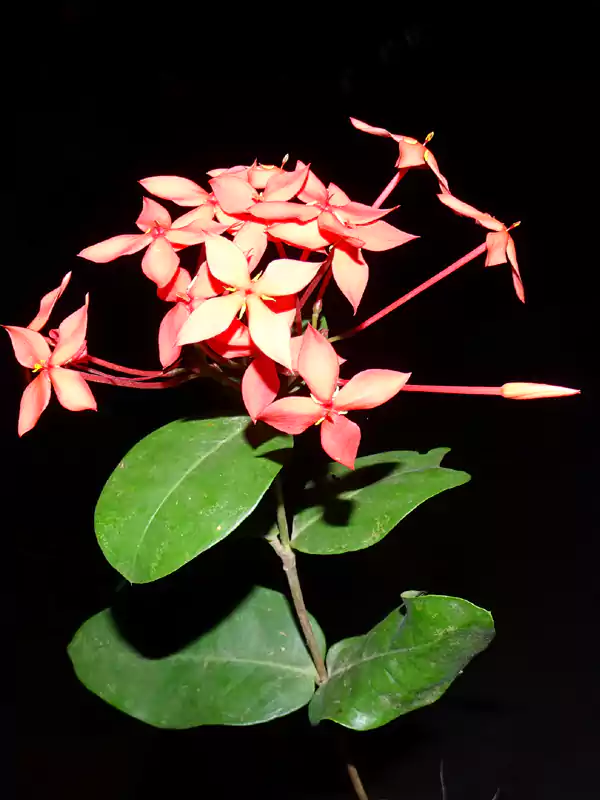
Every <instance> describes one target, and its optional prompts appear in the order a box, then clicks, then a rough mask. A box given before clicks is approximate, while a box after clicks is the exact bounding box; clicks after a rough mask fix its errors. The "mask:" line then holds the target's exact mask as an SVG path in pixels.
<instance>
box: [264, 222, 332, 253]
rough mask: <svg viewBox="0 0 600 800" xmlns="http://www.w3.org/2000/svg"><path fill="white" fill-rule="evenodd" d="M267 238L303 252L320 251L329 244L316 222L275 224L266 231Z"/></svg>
mask: <svg viewBox="0 0 600 800" xmlns="http://www.w3.org/2000/svg"><path fill="white" fill-rule="evenodd" d="M267 233H268V234H269V236H272V237H273V238H274V239H279V240H280V241H282V242H285V243H286V244H291V245H293V246H294V247H301V248H302V249H304V250H322V249H323V248H324V247H327V246H328V245H330V244H331V242H330V241H329V239H325V238H324V237H323V236H322V235H321V233H320V232H319V225H318V223H317V220H311V221H310V222H304V223H299V222H276V223H275V224H274V225H270V226H269V228H268V229H267Z"/></svg>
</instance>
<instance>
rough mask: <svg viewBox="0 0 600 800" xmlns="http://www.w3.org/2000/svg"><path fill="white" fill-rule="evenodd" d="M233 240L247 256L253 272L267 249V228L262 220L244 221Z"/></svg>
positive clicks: (250, 269) (249, 266) (249, 267)
mask: <svg viewBox="0 0 600 800" xmlns="http://www.w3.org/2000/svg"><path fill="white" fill-rule="evenodd" d="M233 241H234V242H235V244H236V245H237V246H238V247H239V248H240V250H241V251H242V252H243V253H244V255H245V256H246V260H247V262H248V269H249V271H250V272H252V270H253V269H255V267H257V266H258V263H259V262H260V260H261V258H262V257H263V255H264V254H265V250H266V249H267V242H268V238H267V229H266V228H265V226H264V225H261V223H260V222H252V221H250V220H249V221H248V222H244V224H243V225H242V227H241V228H240V229H239V231H237V233H236V234H235V236H234V237H233Z"/></svg>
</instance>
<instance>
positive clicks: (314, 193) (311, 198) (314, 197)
mask: <svg viewBox="0 0 600 800" xmlns="http://www.w3.org/2000/svg"><path fill="white" fill-rule="evenodd" d="M305 167H306V164H303V163H302V161H298V162H297V163H296V169H304V168H305ZM297 196H298V200H302V202H303V203H315V202H316V203H321V204H323V205H324V204H325V203H327V202H328V199H329V195H328V194H327V189H326V188H325V184H324V183H323V181H321V180H319V178H317V176H316V175H315V173H314V172H313V171H312V170H309V172H308V177H307V179H306V183H305V184H304V188H303V189H302V191H300V192H298V195H297Z"/></svg>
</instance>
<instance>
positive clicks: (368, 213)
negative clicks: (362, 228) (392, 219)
mask: <svg viewBox="0 0 600 800" xmlns="http://www.w3.org/2000/svg"><path fill="white" fill-rule="evenodd" d="M336 206H337V207H336V211H337V213H338V214H339V215H340V217H342V219H343V220H344V221H345V222H349V223H350V224H351V225H366V224H367V223H369V222H375V220H377V219H381V218H382V217H385V215H386V214H389V213H390V212H391V211H395V210H396V208H398V206H395V208H372V207H371V206H367V205H365V203H346V204H345V205H341V204H339V205H338V204H337V203H336Z"/></svg>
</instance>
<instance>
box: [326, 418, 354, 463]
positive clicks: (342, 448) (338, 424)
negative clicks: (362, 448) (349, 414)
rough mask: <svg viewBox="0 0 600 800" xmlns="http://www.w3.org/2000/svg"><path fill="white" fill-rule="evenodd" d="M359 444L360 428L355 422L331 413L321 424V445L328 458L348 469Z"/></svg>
mask: <svg viewBox="0 0 600 800" xmlns="http://www.w3.org/2000/svg"><path fill="white" fill-rule="evenodd" d="M359 444H360V428H359V427H358V425H357V424H356V422H352V420H349V419H347V418H346V417H341V416H340V415H339V414H333V415H332V416H331V417H328V418H327V419H325V420H323V423H322V424H321V446H322V447H323V450H325V452H326V453H327V455H328V456H329V457H330V458H333V460H334V461H338V462H339V463H340V464H343V465H344V466H345V467H348V469H354V461H355V460H356V454H357V452H358V446H359Z"/></svg>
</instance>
